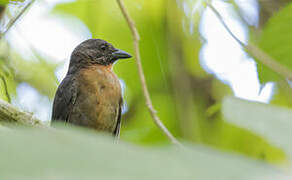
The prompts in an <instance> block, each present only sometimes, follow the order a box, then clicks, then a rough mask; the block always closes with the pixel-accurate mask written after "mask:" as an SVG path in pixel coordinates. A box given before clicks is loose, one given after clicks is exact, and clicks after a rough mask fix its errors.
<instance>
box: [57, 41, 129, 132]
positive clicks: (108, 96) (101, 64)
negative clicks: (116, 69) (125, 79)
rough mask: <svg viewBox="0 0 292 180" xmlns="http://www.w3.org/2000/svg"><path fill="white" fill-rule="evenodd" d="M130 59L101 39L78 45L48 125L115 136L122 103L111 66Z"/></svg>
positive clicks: (118, 127)
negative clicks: (64, 124) (57, 123)
mask: <svg viewBox="0 0 292 180" xmlns="http://www.w3.org/2000/svg"><path fill="white" fill-rule="evenodd" d="M130 57H131V56H130V55H129V54H128V53H126V52H124V51H121V50H118V49H116V48H114V47H113V46H112V45H111V44H110V43H107V42H106V41H104V40H101V39H89V40H86V41H84V42H82V43H81V44H80V45H78V46H77V47H76V48H75V49H74V51H73V52H72V55H71V59H70V65H69V70H68V73H67V75H66V77H65V78H64V79H63V81H62V82H61V84H60V86H59V87H58V90H57V92H56V95H55V99H54V104H53V114H52V122H55V121H61V122H68V123H72V124H75V125H79V126H83V127H89V128H93V129H96V130H101V131H107V132H111V133H113V134H114V135H116V136H118V135H119V130H120V124H121V107H122V102H123V100H122V93H121V86H120V82H119V80H118V78H117V76H116V75H115V74H114V73H113V72H112V64H113V63H114V62H115V61H116V60H118V59H124V58H130Z"/></svg>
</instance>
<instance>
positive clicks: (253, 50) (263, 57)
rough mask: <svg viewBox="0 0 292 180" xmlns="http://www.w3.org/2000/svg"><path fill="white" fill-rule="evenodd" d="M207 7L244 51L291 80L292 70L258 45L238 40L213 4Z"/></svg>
mask: <svg viewBox="0 0 292 180" xmlns="http://www.w3.org/2000/svg"><path fill="white" fill-rule="evenodd" d="M207 5H208V6H209V8H210V9H211V10H212V11H213V12H214V14H215V15H216V16H217V18H218V19H219V20H220V22H221V23H222V25H223V26H224V28H225V29H226V31H227V32H228V33H229V34H230V35H231V36H232V37H233V38H234V39H235V40H236V41H237V42H238V43H239V44H240V45H241V46H242V47H243V48H245V49H246V51H247V52H248V53H249V54H250V55H251V56H253V57H255V58H256V59H257V60H258V61H260V62H261V63H262V64H264V65H266V66H267V67H268V68H270V69H271V70H273V71H274V72H276V73H278V74H279V75H281V76H283V77H284V78H287V79H289V80H292V72H291V71H290V70H289V69H288V68H286V67H285V66H283V65H282V64H280V63H278V61H276V60H275V59H273V58H272V57H271V56H269V55H268V54H266V53H265V52H264V51H263V50H261V49H260V48H259V47H257V46H256V45H254V44H253V43H251V42H249V43H248V44H247V45H245V44H244V43H243V42H242V41H240V40H239V39H238V38H237V37H236V36H235V35H234V34H233V33H232V31H231V30H230V29H229V27H228V26H227V25H226V23H225V22H224V20H223V17H222V16H221V15H220V13H219V12H218V11H217V10H216V9H215V8H214V6H213V5H212V4H211V3H207Z"/></svg>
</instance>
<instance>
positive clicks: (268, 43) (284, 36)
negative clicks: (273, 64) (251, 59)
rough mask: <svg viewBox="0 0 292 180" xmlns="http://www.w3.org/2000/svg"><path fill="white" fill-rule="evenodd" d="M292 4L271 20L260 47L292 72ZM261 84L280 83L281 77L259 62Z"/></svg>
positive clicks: (263, 34)
mask: <svg viewBox="0 0 292 180" xmlns="http://www.w3.org/2000/svg"><path fill="white" fill-rule="evenodd" d="M291 29H292V3H290V4H289V5H287V6H286V7H285V8H283V9H282V10H281V11H279V12H278V13H276V14H275V15H274V16H273V17H272V18H271V19H269V21H268V23H267V25H266V26H265V28H264V29H263V31H262V34H261V36H260V39H259V46H260V48H261V49H263V50H264V51H265V52H266V53H268V54H269V55H270V56H271V57H273V58H274V59H275V60H277V61H278V62H279V63H280V64H282V65H284V66H286V67H287V68H288V69H290V70H291V71H292V61H291V59H292V51H291V49H292V34H291V32H290V30H291ZM257 69H258V73H259V79H260V82H261V83H266V82H269V81H278V80H279V79H280V78H281V77H280V76H279V75H278V74H276V73H275V72H273V71H272V70H270V69H269V68H267V67H266V66H264V65H263V64H261V63H260V62H258V64H257Z"/></svg>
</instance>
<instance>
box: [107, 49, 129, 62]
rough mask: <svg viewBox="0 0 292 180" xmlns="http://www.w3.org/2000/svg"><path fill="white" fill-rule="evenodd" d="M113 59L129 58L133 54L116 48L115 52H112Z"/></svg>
mask: <svg viewBox="0 0 292 180" xmlns="http://www.w3.org/2000/svg"><path fill="white" fill-rule="evenodd" d="M112 56H113V59H114V60H117V59H127V58H131V57H132V56H131V55H130V54H129V53H127V52H125V51H123V50H120V49H116V51H115V52H113V53H112Z"/></svg>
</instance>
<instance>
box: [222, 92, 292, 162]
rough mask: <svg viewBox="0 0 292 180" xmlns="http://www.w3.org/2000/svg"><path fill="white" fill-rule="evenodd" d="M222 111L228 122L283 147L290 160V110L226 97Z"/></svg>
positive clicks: (291, 117) (291, 150)
mask: <svg viewBox="0 0 292 180" xmlns="http://www.w3.org/2000/svg"><path fill="white" fill-rule="evenodd" d="M222 112H223V115H224V117H225V120H227V121H228V122H230V123H233V124H235V125H237V126H239V127H242V128H245V129H247V130H250V131H252V132H254V133H255V134H257V135H260V136H262V137H264V138H266V139H267V140H268V141H269V142H270V143H273V144H274V145H276V146H278V147H281V148H283V150H284V151H285V152H286V153H287V155H288V157H289V158H290V160H291V157H292V145H291V136H292V131H291V128H292V121H291V119H292V110H290V109H288V108H283V107H277V106H274V105H268V104H262V103H258V102H251V101H246V100H241V99H238V98H233V97H226V98H225V99H224V101H223V108H222Z"/></svg>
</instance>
